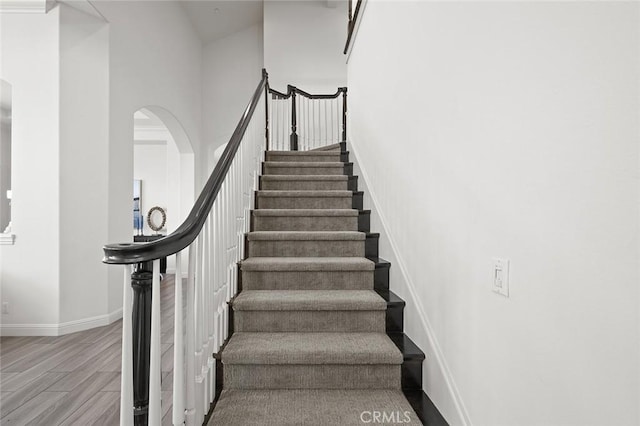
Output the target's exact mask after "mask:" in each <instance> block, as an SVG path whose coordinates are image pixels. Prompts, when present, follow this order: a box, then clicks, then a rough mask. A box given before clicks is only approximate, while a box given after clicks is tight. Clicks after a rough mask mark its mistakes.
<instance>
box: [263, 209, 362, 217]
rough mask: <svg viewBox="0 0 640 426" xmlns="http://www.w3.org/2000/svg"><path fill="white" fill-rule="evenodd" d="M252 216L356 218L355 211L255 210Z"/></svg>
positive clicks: (356, 213) (356, 212)
mask: <svg viewBox="0 0 640 426" xmlns="http://www.w3.org/2000/svg"><path fill="white" fill-rule="evenodd" d="M252 213H253V215H254V216H268V217H273V216H286V217H299V216H321V217H323V216H338V217H343V216H345V217H358V215H359V212H358V210H356V209H257V210H253V211H252Z"/></svg>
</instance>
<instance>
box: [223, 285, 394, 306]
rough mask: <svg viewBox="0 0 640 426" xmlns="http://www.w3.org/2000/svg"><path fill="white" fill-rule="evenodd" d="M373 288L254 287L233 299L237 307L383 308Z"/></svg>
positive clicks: (384, 304)
mask: <svg viewBox="0 0 640 426" xmlns="http://www.w3.org/2000/svg"><path fill="white" fill-rule="evenodd" d="M386 308H387V302H386V301H385V300H384V299H383V298H382V297H380V296H379V295H378V294H377V293H376V292H374V291H372V290H251V291H243V292H241V293H240V294H239V295H238V297H236V299H235V300H234V301H233V309H234V310H236V311H383V310H386Z"/></svg>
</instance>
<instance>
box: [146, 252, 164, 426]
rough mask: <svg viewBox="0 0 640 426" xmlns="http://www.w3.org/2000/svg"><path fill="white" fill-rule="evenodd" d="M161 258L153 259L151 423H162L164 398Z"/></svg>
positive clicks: (150, 375)
mask: <svg viewBox="0 0 640 426" xmlns="http://www.w3.org/2000/svg"><path fill="white" fill-rule="evenodd" d="M160 335H161V333H160V259H156V260H154V261H153V280H152V284H151V359H150V361H149V424H150V425H159V424H160V423H162V400H161V393H160V388H161V384H160V365H161V362H160V360H161V357H162V351H161V350H160Z"/></svg>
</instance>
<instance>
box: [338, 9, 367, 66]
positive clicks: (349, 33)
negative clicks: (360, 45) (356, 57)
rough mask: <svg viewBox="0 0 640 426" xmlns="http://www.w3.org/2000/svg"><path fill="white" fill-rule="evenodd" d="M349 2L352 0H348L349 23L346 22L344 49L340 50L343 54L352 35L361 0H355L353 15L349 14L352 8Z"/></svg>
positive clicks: (345, 52) (347, 48)
mask: <svg viewBox="0 0 640 426" xmlns="http://www.w3.org/2000/svg"><path fill="white" fill-rule="evenodd" d="M351 3H352V0H349V23H348V24H347V42H346V43H345V45H344V51H343V52H342V53H344V54H345V55H346V54H347V51H348V50H349V44H351V38H352V36H353V30H354V28H355V26H356V21H357V20H358V14H359V13H360V5H361V4H362V0H357V2H356V9H355V11H354V12H353V16H352V15H351V8H352V5H351Z"/></svg>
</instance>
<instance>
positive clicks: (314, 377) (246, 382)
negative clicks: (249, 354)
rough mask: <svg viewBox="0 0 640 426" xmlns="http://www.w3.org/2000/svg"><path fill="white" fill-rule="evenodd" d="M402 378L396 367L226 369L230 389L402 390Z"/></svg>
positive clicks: (226, 384) (230, 366)
mask: <svg viewBox="0 0 640 426" xmlns="http://www.w3.org/2000/svg"><path fill="white" fill-rule="evenodd" d="M400 377H401V368H400V365H395V364H375V365H361V364H355V365H333V364H325V365H313V364H312V365H295V364H294V365H290V364H282V365H279V364H278V365H274V364H266V365H265V364H259V365H258V364H225V366H224V387H225V388H227V389H400V387H401V381H400Z"/></svg>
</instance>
